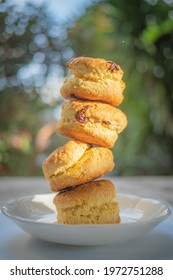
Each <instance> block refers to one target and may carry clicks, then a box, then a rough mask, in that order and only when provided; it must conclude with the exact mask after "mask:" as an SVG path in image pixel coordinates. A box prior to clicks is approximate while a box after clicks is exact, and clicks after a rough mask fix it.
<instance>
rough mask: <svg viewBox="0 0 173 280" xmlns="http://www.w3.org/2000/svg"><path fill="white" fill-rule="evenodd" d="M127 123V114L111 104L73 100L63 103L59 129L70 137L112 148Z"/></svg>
mask: <svg viewBox="0 0 173 280" xmlns="http://www.w3.org/2000/svg"><path fill="white" fill-rule="evenodd" d="M126 125H127V118H126V115H125V114H124V113H123V112H122V111H121V110H119V109H117V108H115V107H113V106H111V105H108V104H104V103H101V102H90V101H78V100H72V101H68V102H66V103H64V104H63V105H62V113H61V118H60V120H59V121H58V124H57V131H58V132H59V133H60V134H62V135H64V136H66V137H69V138H75V139H78V140H80V141H83V142H86V143H91V144H95V145H99V146H103V147H107V148H112V147H113V146H114V144H115V141H116V140H117V138H118V134H119V133H120V132H121V131H122V130H123V129H124V128H125V127H126Z"/></svg>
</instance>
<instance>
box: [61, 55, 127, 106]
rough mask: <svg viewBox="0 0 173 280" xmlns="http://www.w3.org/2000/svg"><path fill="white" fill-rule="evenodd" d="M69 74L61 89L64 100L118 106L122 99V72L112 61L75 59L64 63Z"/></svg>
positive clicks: (123, 85) (88, 58)
mask: <svg viewBox="0 0 173 280" xmlns="http://www.w3.org/2000/svg"><path fill="white" fill-rule="evenodd" d="M66 66H67V67H68V68H69V73H70V74H72V75H74V77H70V78H66V79H65V81H64V84H63V86H62V87H61V90H60V91H61V94H62V96H63V97H64V98H65V99H71V98H80V99H84V100H91V101H101V102H105V103H108V104H110V105H112V106H118V105H119V104H121V102H122V101H123V99H124V96H123V91H124V89H125V83H124V82H123V80H122V77H123V73H124V72H123V70H122V69H121V67H120V66H119V65H118V64H116V63H115V62H113V61H109V60H105V59H101V58H90V57H77V58H74V59H71V60H70V61H69V62H67V63H66Z"/></svg>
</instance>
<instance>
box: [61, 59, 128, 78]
mask: <svg viewBox="0 0 173 280" xmlns="http://www.w3.org/2000/svg"><path fill="white" fill-rule="evenodd" d="M66 66H67V67H68V68H69V72H70V73H71V74H73V75H75V76H76V77H79V78H80V77H82V78H85V79H89V80H94V81H95V80H97V79H100V78H108V79H115V80H117V79H118V80H120V79H121V78H122V77H123V74H124V72H123V70H122V69H121V67H120V66H119V65H118V64H116V63H115V62H113V61H110V60H105V59H103V58H91V57H83V56H81V57H77V58H73V59H71V60H70V61H69V62H67V63H66Z"/></svg>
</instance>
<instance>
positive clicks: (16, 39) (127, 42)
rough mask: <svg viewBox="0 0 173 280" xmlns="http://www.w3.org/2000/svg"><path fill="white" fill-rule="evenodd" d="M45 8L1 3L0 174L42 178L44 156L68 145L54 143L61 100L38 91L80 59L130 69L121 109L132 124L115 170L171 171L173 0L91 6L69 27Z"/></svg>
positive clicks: (122, 140) (119, 0)
mask: <svg viewBox="0 0 173 280" xmlns="http://www.w3.org/2000/svg"><path fill="white" fill-rule="evenodd" d="M45 3H47V4H43V5H41V6H39V5H37V6H34V5H31V4H27V7H26V9H24V10H16V9H15V7H14V6H13V5H11V6H10V5H8V6H7V5H6V1H4V2H3V3H0V22H1V24H0V90H1V92H0V116H1V132H0V174H1V175H38V174H41V168H40V166H41V164H40V162H41V161H42V160H43V157H44V156H45V155H44V153H46V154H47V153H49V151H51V150H52V149H53V148H55V147H56V146H57V145H61V144H63V143H64V141H65V139H64V138H63V137H61V136H59V137H57V136H56V135H55V138H56V140H53V142H52V141H50V138H51V137H52V135H53V134H54V129H55V123H54V121H53V118H52V115H51V113H50V111H51V112H52V111H53V110H54V109H55V111H58V108H60V105H61V102H62V100H60V99H59V98H58V95H57V99H52V102H45V100H48V99H49V98H48V97H49V95H47V96H46V92H45V95H44V96H43V94H41V93H40V88H41V87H42V86H43V85H45V82H46V79H47V77H49V76H51V75H54V76H56V77H58V79H59V83H61V82H62V81H61V80H60V77H62V76H63V75H66V74H67V70H66V69H65V68H64V64H65V62H66V61H67V60H68V59H70V58H71V57H72V56H80V55H83V56H93V57H103V58H106V59H109V60H114V61H116V62H117V63H118V64H120V65H121V67H122V69H123V70H124V72H125V73H124V80H125V82H126V90H125V93H124V96H125V99H124V102H123V103H122V105H121V106H120V109H122V110H123V111H124V112H125V113H126V114H127V117H128V121H129V123H128V127H127V128H126V129H125V131H123V133H122V134H120V136H119V139H118V141H117V143H116V145H115V147H114V154H115V162H116V168H115V169H114V173H115V174H119V175H129V174H130V175H131V174H132V175H141V174H164V175H168V174H173V141H172V140H173V88H172V73H173V1H172V0H169V1H168V0H141V1H138V0H133V1H132V0H130V1H125V0H116V1H114V0H107V1H106V0H105V1H101V2H98V1H97V2H95V1H93V6H91V7H90V8H89V9H88V10H87V12H86V13H85V14H84V15H83V16H81V18H80V19H79V20H78V21H77V22H76V23H73V26H72V27H70V28H69V26H68V25H67V24H66V25H65V24H64V23H61V22H55V21H54V20H53V18H51V17H50V15H48V13H47V7H48V6H46V5H48V1H47V2H45ZM45 90H47V91H49V87H47V88H46V89H45ZM43 97H44V98H43ZM46 116H49V120H50V122H48V123H46V124H45V122H46V121H47V117H46ZM39 143H40V145H39Z"/></svg>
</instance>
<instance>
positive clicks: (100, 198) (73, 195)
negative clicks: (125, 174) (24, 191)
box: [54, 179, 116, 209]
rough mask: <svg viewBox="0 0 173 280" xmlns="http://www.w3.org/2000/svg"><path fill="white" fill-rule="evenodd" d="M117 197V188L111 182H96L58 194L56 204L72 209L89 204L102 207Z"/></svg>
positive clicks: (103, 180)
mask: <svg viewBox="0 0 173 280" xmlns="http://www.w3.org/2000/svg"><path fill="white" fill-rule="evenodd" d="M115 197H116V191H115V186H114V184H113V183H112V182H111V181H110V180H105V179H102V180H96V181H92V182H89V183H86V184H83V185H80V186H78V187H73V188H70V189H67V190H65V191H62V192H60V193H58V194H57V195H56V196H55V198H54V203H55V204H56V205H58V209H60V208H71V207H75V206H81V205H83V204H85V203H86V204H88V205H89V206H94V205H97V206H100V205H102V204H103V203H108V202H110V201H112V200H113V199H114V198H115Z"/></svg>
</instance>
